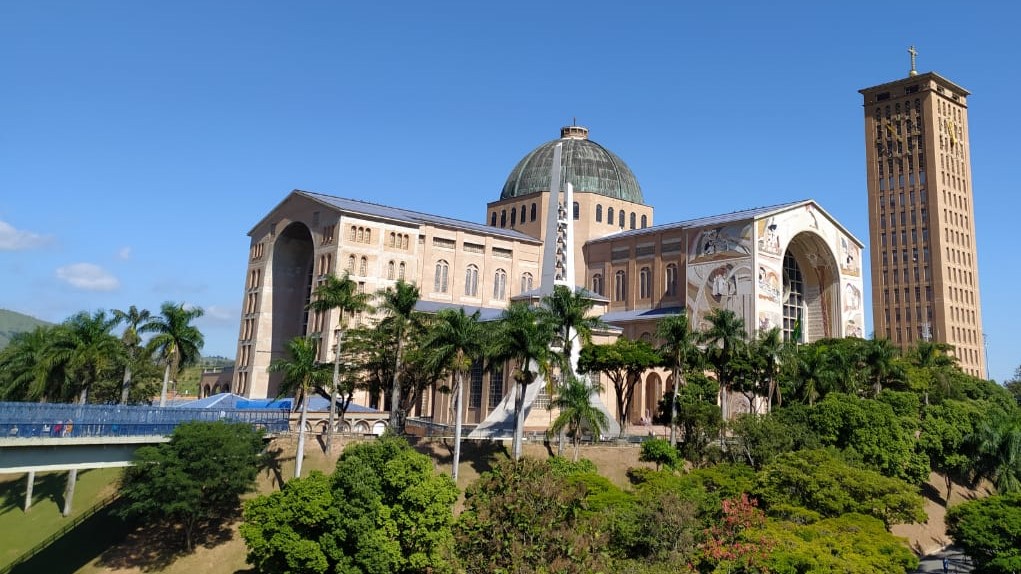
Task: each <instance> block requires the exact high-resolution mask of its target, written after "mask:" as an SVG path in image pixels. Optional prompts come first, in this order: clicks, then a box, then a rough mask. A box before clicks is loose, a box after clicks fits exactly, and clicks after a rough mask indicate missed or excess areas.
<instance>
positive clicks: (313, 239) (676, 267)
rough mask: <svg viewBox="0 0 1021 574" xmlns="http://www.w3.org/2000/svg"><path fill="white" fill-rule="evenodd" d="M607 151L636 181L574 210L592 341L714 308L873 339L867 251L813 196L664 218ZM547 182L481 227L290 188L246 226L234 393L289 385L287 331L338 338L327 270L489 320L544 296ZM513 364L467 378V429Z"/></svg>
mask: <svg viewBox="0 0 1021 574" xmlns="http://www.w3.org/2000/svg"><path fill="white" fill-rule="evenodd" d="M580 130H584V128H578V127H573V128H565V132H562V138H563V139H562V140H561V141H568V140H573V143H574V144H576V147H575V150H579V149H580V150H581V152H577V151H576V153H578V154H579V155H576V156H574V157H571V156H570V154H569V153H568V156H567V158H566V159H565V160H564V162H565V165H567V164H569V163H570V162H572V161H573V162H574V164H575V167H578V169H577V170H576V171H574V172H572V171H571V170H567V176H566V181H573V179H572V178H574V177H576V176H577V174H578V173H581V174H582V176H584V174H585V172H584V169H583V168H584V167H586V166H580V167H579V166H578V164H579V163H580V162H581V161H582V160H581V159H579V158H581V157H583V156H582V155H580V154H581V153H582V152H586V150H587V148H585V147H583V146H584V145H588V144H587V143H585V142H582V144H581V145H578V144H579V142H578V140H579V139H581V136H582V135H583V136H584V137H585V138H587V130H584V132H583V133H582V132H581V131H580ZM579 134H580V135H579ZM545 145H548V144H544V146H545ZM592 145H597V144H592ZM538 149H545V148H543V147H542V146H540V148H537V150H538ZM596 152H599V153H600V154H603V155H598V154H597V156H598V158H599V160H598V161H603V162H604V163H597V164H596V166H597V167H599V168H600V169H602V171H607V170H606V169H604V168H605V165H607V164H606V161H607V160H605V157H609V158H611V159H612V162H611V163H614V169H616V170H617V172H615V173H618V174H619V173H625V174H626V175H628V176H629V177H631V178H632V181H630V183H628V185H627V186H623V187H622V188H621V189H622V191H621V192H620V193H618V192H617V191H616V190H614V189H613V188H612V184H614V183H615V180H612V178H611V179H610V180H608V181H596V182H595V183H593V182H592V178H589V179H585V177H582V176H577V177H579V181H578V183H579V185H576V186H575V191H574V195H573V203H574V204H575V205H573V206H571V209H570V210H569V212H570V214H571V219H572V224H573V236H574V246H573V248H574V252H575V253H576V257H575V280H576V284H577V285H578V286H581V287H584V288H586V289H588V290H590V291H592V292H594V293H596V294H598V295H600V296H601V297H598V298H597V301H596V309H595V312H596V313H598V314H599V315H600V316H601V317H602V318H603V319H604V321H606V322H607V323H608V324H609V325H610V327H609V328H608V329H606V330H605V331H603V332H601V333H599V334H598V335H597V338H596V340H597V342H602V343H605V342H612V341H613V340H614V339H615V338H616V337H618V336H620V335H621V334H623V335H624V336H627V337H631V338H635V339H639V338H641V339H647V340H650V341H651V340H652V339H653V333H654V332H655V327H656V322H657V321H658V320H659V319H660V318H662V317H663V316H665V315H668V314H673V313H678V312H687V313H688V314H689V315H690V316H691V317H692V318H693V324H694V325H695V326H696V327H698V328H701V327H704V325H703V324H702V323H703V322H704V321H703V317H704V316H705V314H706V313H708V312H710V311H711V310H712V309H716V308H726V309H732V310H733V311H735V312H736V313H737V314H738V315H739V316H740V317H742V318H743V319H744V321H745V325H746V326H747V328H748V330H749V334H750V335H751V336H754V335H755V333H756V331H757V330H759V329H768V328H772V327H780V328H781V329H782V330H783V332H784V333H785V336H787V337H792V336H797V335H800V336H801V338H802V340H804V341H812V340H815V339H818V338H821V337H843V336H861V335H862V324H863V323H862V313H863V310H862V308H861V305H862V297H861V293H862V275H861V266H860V260H861V259H860V258H861V256H862V248H863V246H862V244H861V242H860V241H858V240H857V239H856V238H854V237H853V236H852V235H851V234H850V233H848V232H847V230H846V229H845V228H844V227H843V226H841V225H840V223H839V222H837V221H836V220H835V219H834V218H833V217H831V216H830V215H829V214H828V213H826V212H825V211H824V210H823V209H822V208H821V207H820V206H819V205H817V204H816V203H815V202H813V201H801V202H795V203H790V204H785V205H779V206H773V207H765V208H757V209H751V210H746V211H741V212H734V213H729V214H725V215H720V216H713V217H706V218H701V219H693V220H690V221H684V222H679V223H668V224H665V225H664V224H661V225H653V207H652V206H649V205H645V204H644V203H643V202H642V200H641V192H640V188H638V186H637V182H636V181H634V180H633V176H631V175H630V171H629V170H627V169H626V166H620V164H619V163H615V162H620V159H619V158H617V157H616V156H613V155H612V154H610V153H609V152H608V151H606V150H605V148H602V147H601V146H598V148H597V149H596ZM533 155H534V153H533ZM529 157H531V156H528V157H526V160H528V159H529ZM526 160H523V162H522V164H519V167H518V168H516V169H515V173H517V172H519V171H522V168H521V166H522V165H523V164H524V163H526ZM589 173H601V172H600V171H599V170H589ZM513 175H514V174H512V176H513ZM613 177H618V178H619V176H613ZM519 179H521V180H522V181H523V178H519ZM533 179H534V177H533ZM624 179H626V178H624ZM538 185H539V184H536V183H533V184H531V187H530V188H529V189H530V190H531V191H528V192H527V193H523V194H520V195H515V194H514V193H506V191H507V189H512V190H513V191H515V192H516V191H518V190H520V189H522V187H521V186H517V180H515V185H513V186H512V185H511V184H510V183H508V186H505V194H504V195H505V197H502V198H501V199H499V200H497V201H494V202H491V203H489V204H488V205H487V206H486V211H485V220H484V223H482V224H479V223H472V222H466V221H458V220H453V219H449V218H446V217H443V216H439V215H430V214H423V213H416V212H411V211H407V210H402V209H399V208H395V207H388V206H382V205H377V204H371V203H366V202H360V201H354V200H349V199H344V198H338V197H333V196H327V195H321V194H316V193H309V192H303V191H294V192H292V193H291V194H289V195H288V196H287V197H286V198H285V199H284V200H283V201H282V202H281V203H280V204H279V205H277V206H276V207H275V208H274V209H273V210H272V211H271V212H270V213H269V214H267V215H266V217H264V218H263V219H262V220H261V221H260V222H259V223H258V224H257V225H256V226H255V227H254V228H253V229H252V230H251V232H250V236H251V253H250V259H249V265H248V279H247V283H246V290H245V300H244V309H243V316H242V321H241V328H240V336H239V341H238V354H237V357H238V360H237V366H236V370H235V376H234V390H235V392H237V393H239V394H242V395H245V396H248V397H268V396H275V394H276V389H277V387H278V383H279V381H278V379H277V378H276V375H274V374H270V373H269V372H268V367H269V365H270V363H271V362H272V361H273V360H274V359H276V358H281V357H283V356H284V349H285V345H286V342H287V341H288V340H290V339H291V338H293V337H296V336H303V335H319V336H320V337H321V338H322V340H324V341H326V340H332V333H333V331H334V329H335V327H336V326H337V322H338V318H337V317H336V316H334V315H335V313H328V314H322V315H317V314H315V313H308V312H306V311H305V306H306V305H307V303H308V302H309V300H310V297H311V294H312V292H313V290H314V289H315V287H316V286H317V285H318V284H319V283H320V282H321V281H322V279H323V277H324V276H326V275H328V274H338V275H339V274H342V273H343V272H345V271H347V272H349V273H350V274H351V277H352V279H353V280H355V281H356V282H358V284H359V286H360V288H361V289H363V290H364V291H365V292H375V291H377V290H380V289H382V288H385V287H387V286H389V285H392V284H393V283H394V282H395V281H396V280H397V279H405V280H407V281H409V282H412V283H415V284H416V285H418V286H419V288H420V291H421V298H422V307H423V309H424V310H435V309H438V308H441V307H450V306H453V307H459V306H461V307H465V308H467V309H471V310H474V309H480V310H482V311H483V312H484V314H486V315H485V316H488V317H490V318H495V317H497V316H498V315H499V313H500V311H501V310H502V309H503V308H505V307H506V306H507V305H508V304H509V302H510V301H511V299H512V298H514V297H518V296H520V295H522V294H525V293H527V294H529V295H528V296H529V297H537V296H538V295H537V291H538V289H539V287H540V284H539V283H540V280H541V277H542V269H543V261H542V257H543V245H544V242H545V241H546V240H547V238H546V237H545V234H546V229H547V226H546V224H545V222H546V221H547V219H546V218H547V215H548V214H547V213H546V210H547V206H548V200H549V189H548V187H549V186H548V185H547V186H546V189H545V190H543V189H540V188H538ZM586 185H588V186H589V187H585V186H586ZM593 189H596V190H598V191H592V190H593ZM608 189H609V191H607V190H608ZM622 214H623V215H622ZM358 320H360V321H368V320H370V318H369V317H361V318H358ZM331 347H332V345H322V348H321V350H320V352H321V355H322V356H321V358H322V360H324V361H330V360H332V349H331ZM510 373H511V367H510V366H509V365H508V366H505V368H504V369H502V370H501V369H497V370H495V371H494V372H491V373H487V372H483V371H482V369H481V368H476V369H474V370H473V371H472V372H471V373H470V375H469V377H468V380H467V381H466V384H465V385H464V388H463V392H464V396H463V399H464V400H463V404H464V405H465V411H464V412H465V418H464V422H465V423H467V424H469V425H473V424H479V423H482V422H483V421H485V420H486V418H487V416H489V415H490V414H491V413H493V412H494V411H495V410H496V409H498V407H499V406H500V404H501V401H504V399H505V397H506V396H507V394H508V392H509V391H510V389H511V387H512V380H511V378H510ZM601 382H602V383H603V387H604V392H603V395H602V397H601V399H602V402H603V404H604V405H606V406H607V407H608V408H609V409H610V411H611V412H614V405H615V404H616V397H615V395H614V392H613V389H612V385H610V384H608V381H605V380H603V381H601ZM672 384H673V382H672V381H671V380H670V378H669V375H668V373H665V372H663V371H659V370H653V371H650V372H648V373H646V374H645V375H644V376H643V378H642V382H641V384H640V385H639V386H638V388H637V389H636V393H635V397H634V400H633V403H632V408H631V412H630V413H629V418H630V420H631V421H632V422H633V423H634V422H640V421H642V420H645V421H648V420H650V419H651V418H652V416H653V415H655V414H656V411H657V405H658V403H659V401H660V400H661V399H662V397H663V395H664V393H665V392H667V391H668V390H669V389H670V388H671V385H672ZM449 399H450V397H449V394H447V393H446V392H444V391H441V390H440V389H436V388H433V389H429V390H427V391H426V392H425V393H424V395H423V397H422V399H421V400H420V401H419V403H418V405H417V406H416V408H415V409H414V412H412V413H411V415H412V416H418V417H425V418H428V419H431V420H433V421H435V422H438V423H449V422H450V418H451V414H450V400H449ZM355 400H356V402H358V403H359V404H362V405H365V406H370V407H376V408H382V407H383V406H385V399H384V398H383V397H381V396H375V397H372V396H368V395H367V394H365V393H362V394H360V395H357V396H356V398H355ZM548 400H549V397H548V396H547V395H546V394H545V392H540V394H539V396H538V397H537V399H536V400H535V403H534V404H533V408H532V409H531V411H530V414H529V417H528V419H527V421H526V427H528V428H529V429H532V430H539V429H544V428H546V427H547V426H548V425H549V423H550V421H551V420H552V419H553V418H554V417H555V415H556V413H555V412H550V411H549V410H547V409H546V408H543V407H544V406H545V405H546V404H547V403H548ZM731 401H732V404H731V403H728V405H727V408H726V409H725V411H726V412H728V413H737V412H741V411H744V410H748V409H749V408H752V406H751V405H749V404H748V403H747V400H744V399H743V397H734V398H732V399H731ZM632 430H633V429H632Z"/></svg>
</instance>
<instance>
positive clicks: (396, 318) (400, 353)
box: [378, 280, 419, 434]
mask: <svg viewBox="0 0 1021 574" xmlns="http://www.w3.org/2000/svg"><path fill="white" fill-rule="evenodd" d="M378 296H379V297H380V299H381V300H382V303H381V304H380V305H379V308H380V309H381V310H382V311H383V314H384V318H383V321H382V324H381V327H383V328H388V329H392V332H393V333H394V338H395V341H394V345H395V347H396V349H395V353H394V370H393V382H392V384H391V386H390V430H391V431H393V432H395V433H398V434H402V433H403V431H404V418H403V417H402V416H401V409H400V404H401V381H400V378H401V377H400V373H401V361H402V360H403V358H404V346H405V344H406V342H407V341H406V339H407V338H408V332H409V330H410V328H411V326H412V321H414V320H415V319H416V315H415V305H417V304H418V299H419V292H418V287H416V286H415V285H414V284H412V283H407V282H405V281H404V280H398V281H397V283H395V284H394V285H393V287H388V288H386V289H385V290H383V291H380V292H379V293H378Z"/></svg>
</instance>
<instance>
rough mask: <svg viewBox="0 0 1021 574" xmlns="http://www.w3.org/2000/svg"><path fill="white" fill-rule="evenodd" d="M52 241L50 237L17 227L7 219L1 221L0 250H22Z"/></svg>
mask: <svg viewBox="0 0 1021 574" xmlns="http://www.w3.org/2000/svg"><path fill="white" fill-rule="evenodd" d="M49 242H50V237H48V236H46V235H39V234H38V233H32V232H31V231H22V230H19V229H15V228H14V226H13V225H11V224H10V223H7V222H6V221H0V251H22V250H25V249H34V248H36V247H42V246H43V245H46V244H47V243H49Z"/></svg>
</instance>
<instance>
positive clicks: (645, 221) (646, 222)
mask: <svg viewBox="0 0 1021 574" xmlns="http://www.w3.org/2000/svg"><path fill="white" fill-rule="evenodd" d="M648 226H649V216H648V215H643V216H642V229H645V228H646V227H648Z"/></svg>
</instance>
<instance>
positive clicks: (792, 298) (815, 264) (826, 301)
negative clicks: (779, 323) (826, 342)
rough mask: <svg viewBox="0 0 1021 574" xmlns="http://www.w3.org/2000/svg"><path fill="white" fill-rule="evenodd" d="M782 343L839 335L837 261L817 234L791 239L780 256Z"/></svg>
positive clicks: (799, 235)
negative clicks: (781, 264)
mask: <svg viewBox="0 0 1021 574" xmlns="http://www.w3.org/2000/svg"><path fill="white" fill-rule="evenodd" d="M781 302H782V306H783V335H784V340H788V341H789V340H792V339H798V340H799V341H800V342H803V343H810V342H812V341H817V340H819V339H823V338H827V337H839V336H840V335H841V333H840V274H839V272H838V267H837V259H836V256H835V255H834V254H833V251H832V249H830V246H829V245H828V244H827V243H826V241H825V240H824V239H823V238H822V237H820V236H819V235H817V234H815V233H812V232H808V231H803V232H801V233H799V234H797V235H795V236H794V238H793V239H791V242H790V243H789V244H788V245H787V250H786V251H785V252H784V256H783V298H782V301H781Z"/></svg>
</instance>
